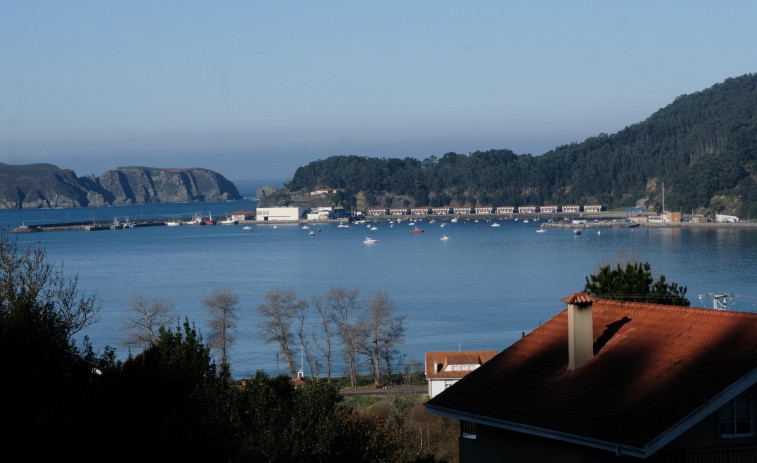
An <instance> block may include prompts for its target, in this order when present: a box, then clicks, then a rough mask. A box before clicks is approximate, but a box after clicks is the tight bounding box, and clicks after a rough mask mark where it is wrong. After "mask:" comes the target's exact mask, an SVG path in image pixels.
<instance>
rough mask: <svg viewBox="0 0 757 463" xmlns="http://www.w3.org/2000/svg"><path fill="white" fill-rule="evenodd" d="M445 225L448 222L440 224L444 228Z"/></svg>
mask: <svg viewBox="0 0 757 463" xmlns="http://www.w3.org/2000/svg"><path fill="white" fill-rule="evenodd" d="M445 225H447V224H446V223H443V224H441V225H439V226H440V227H442V228H444V226H445Z"/></svg>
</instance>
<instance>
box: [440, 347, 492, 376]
mask: <svg viewBox="0 0 757 463" xmlns="http://www.w3.org/2000/svg"><path fill="white" fill-rule="evenodd" d="M497 354H498V352H497V351H496V350H471V351H448V352H426V379H439V378H462V377H463V376H465V375H467V374H468V373H470V372H471V371H472V370H462V371H445V370H444V369H445V368H446V367H447V365H483V364H484V363H485V362H488V361H489V360H491V358H492V357H494V356H495V355H497ZM434 362H436V363H437V365H438V366H437V370H436V371H434Z"/></svg>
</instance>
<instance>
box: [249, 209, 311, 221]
mask: <svg viewBox="0 0 757 463" xmlns="http://www.w3.org/2000/svg"><path fill="white" fill-rule="evenodd" d="M309 210H310V209H308V208H307V207H259V208H257V209H256V210H255V211H256V212H255V220H256V221H258V222H292V221H295V222H296V221H298V220H300V219H304V218H305V214H306V213H307V211H309Z"/></svg>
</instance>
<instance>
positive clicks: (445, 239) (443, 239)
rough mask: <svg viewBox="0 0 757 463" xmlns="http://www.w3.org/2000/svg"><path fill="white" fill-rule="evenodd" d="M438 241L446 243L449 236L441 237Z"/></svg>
mask: <svg viewBox="0 0 757 463" xmlns="http://www.w3.org/2000/svg"><path fill="white" fill-rule="evenodd" d="M439 239H440V240H442V241H447V240H448V239H449V236H447V235H442V237H441V238H439Z"/></svg>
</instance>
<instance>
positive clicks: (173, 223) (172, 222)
mask: <svg viewBox="0 0 757 463" xmlns="http://www.w3.org/2000/svg"><path fill="white" fill-rule="evenodd" d="M166 225H167V226H169V227H178V226H179V225H181V222H179V221H178V220H169V221H167V222H166Z"/></svg>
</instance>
